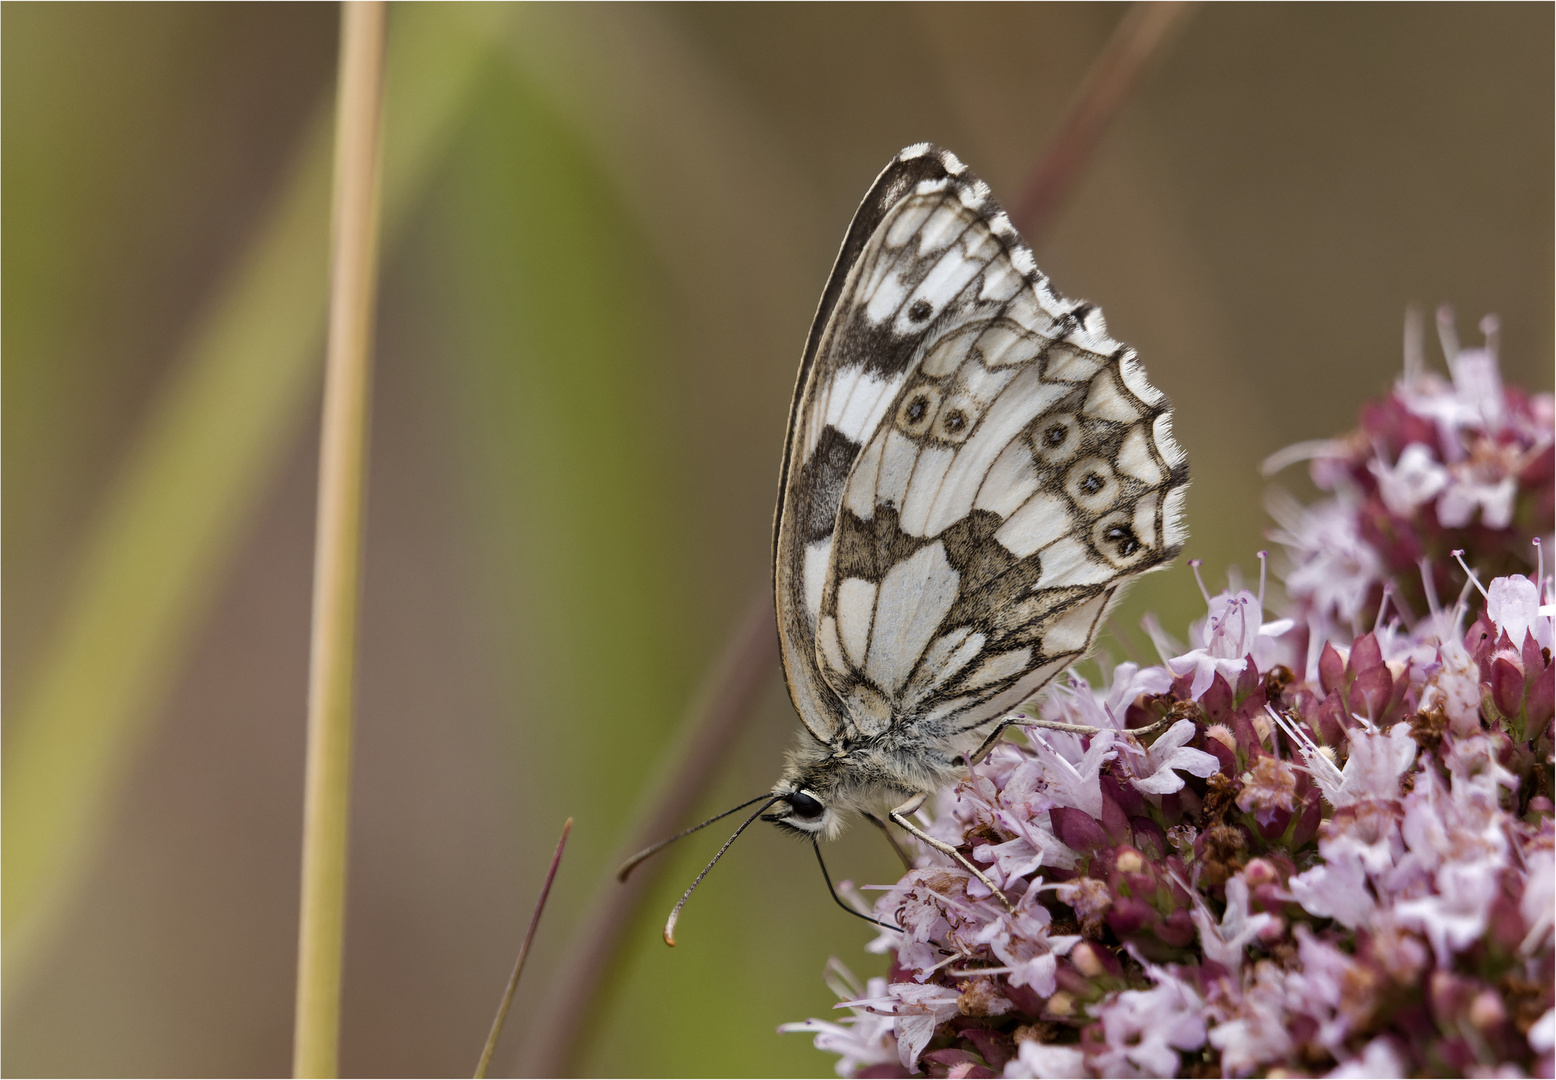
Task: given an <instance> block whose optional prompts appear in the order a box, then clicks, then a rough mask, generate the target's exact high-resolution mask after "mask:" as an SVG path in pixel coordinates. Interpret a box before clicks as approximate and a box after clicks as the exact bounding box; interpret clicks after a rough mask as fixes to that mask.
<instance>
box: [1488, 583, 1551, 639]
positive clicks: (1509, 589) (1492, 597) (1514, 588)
mask: <svg viewBox="0 0 1556 1080" xmlns="http://www.w3.org/2000/svg"><path fill="white" fill-rule="evenodd" d="M1486 618H1488V619H1490V620H1491V621H1492V623H1494V624H1495V625H1496V627H1497V628H1498V629H1499V630H1503V631H1505V632H1506V633H1507V636H1508V640H1510V641H1511V642H1512V643H1513V648H1515V649H1517V648H1519V647H1520V646H1521V645H1523V643H1524V637H1525V635H1528V634H1532V635H1534V643H1535V644H1536V645H1538V646H1540V647H1541V648H1542V649H1549V648H1550V647H1551V617H1550V616H1549V615H1541V614H1540V590H1539V588H1538V587H1537V586H1536V585H1535V583H1534V582H1533V581H1531V580H1529V579H1528V578H1526V577H1524V576H1523V575H1522V574H1514V575H1513V576H1511V577H1499V578H1494V579H1493V580H1492V582H1491V584H1490V585H1489V586H1487V587H1486Z"/></svg>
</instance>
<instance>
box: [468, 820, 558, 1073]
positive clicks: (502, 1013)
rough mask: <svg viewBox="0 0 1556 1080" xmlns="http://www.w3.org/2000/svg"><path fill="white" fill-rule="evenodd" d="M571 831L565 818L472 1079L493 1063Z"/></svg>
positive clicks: (484, 1071)
mask: <svg viewBox="0 0 1556 1080" xmlns="http://www.w3.org/2000/svg"><path fill="white" fill-rule="evenodd" d="M572 831H573V819H572V818H568V819H567V821H565V822H564V823H563V824H562V836H561V838H560V839H559V840H557V842H556V852H555V854H553V855H552V856H551V869H550V870H547V871H546V883H545V884H544V885H542V886H541V887H540V896H539V897H537V898H536V900H535V912H534V914H532V915H531V916H530V917H529V929H528V930H526V931H524V943H523V944H522V945H520V946H519V958H518V959H517V960H515V961H514V962H513V974H512V975H510V976H509V977H508V989H507V990H505V991H504V992H503V995H502V1004H500V1005H498V1006H497V1015H496V1017H495V1018H493V1020H492V1030H491V1031H490V1033H488V1034H487V1036H486V1046H484V1047H483V1048H482V1049H481V1060H480V1061H479V1062H478V1063H477V1064H476V1067H475V1077H476V1080H481V1078H482V1077H484V1076H485V1075H486V1067H487V1066H488V1065H490V1064H491V1063H492V1052H493V1051H495V1050H496V1049H497V1040H498V1039H500V1038H501V1037H502V1026H503V1023H504V1022H505V1021H506V1020H507V1019H508V1009H509V1007H510V1006H511V1005H512V1004H513V992H514V991H515V990H517V989H518V988H519V976H520V975H521V974H523V973H524V961H525V960H527V959H529V947H530V943H531V942H533V941H534V940H535V929H536V928H537V927H538V926H540V913H541V912H543V911H545V910H546V898H547V897H548V896H550V895H551V883H552V882H553V881H555V880H556V871H557V867H559V866H561V865H562V851H563V849H564V848H566V847H567V834H568V833H570V832H572Z"/></svg>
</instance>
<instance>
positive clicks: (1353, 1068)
mask: <svg viewBox="0 0 1556 1080" xmlns="http://www.w3.org/2000/svg"><path fill="white" fill-rule="evenodd" d="M1488 337H1489V335H1488ZM1492 344H1493V343H1491V342H1490V341H1488V348H1487V350H1484V351H1482V352H1480V353H1478V354H1475V355H1474V356H1470V355H1469V354H1467V353H1466V352H1455V351H1452V350H1450V353H1449V355H1450V361H1451V362H1453V361H1454V360H1455V357H1456V362H1455V363H1454V366H1453V371H1454V382H1453V384H1452V385H1451V386H1450V385H1449V384H1448V383H1445V382H1442V381H1440V380H1434V379H1433V378H1432V377H1430V376H1426V375H1423V374H1420V373H1419V372H1417V373H1415V374H1413V375H1410V376H1409V377H1407V379H1406V380H1404V381H1403V382H1402V383H1401V384H1400V385H1399V386H1398V387H1396V388H1395V391H1394V393H1393V395H1392V396H1391V397H1390V398H1389V400H1388V401H1387V402H1385V403H1384V404H1383V405H1380V406H1376V407H1372V408H1369V409H1368V410H1367V411H1366V412H1365V413H1364V416H1363V432H1362V433H1360V434H1358V435H1355V436H1353V437H1351V438H1350V439H1349V440H1346V441H1345V442H1344V443H1335V444H1332V445H1333V446H1336V447H1341V446H1346V447H1350V448H1351V450H1350V451H1347V452H1346V453H1341V452H1339V450H1336V451H1335V452H1333V453H1328V454H1327V455H1325V456H1319V457H1317V458H1315V461H1316V462H1317V463H1318V465H1321V466H1323V468H1322V469H1320V468H1319V467H1318V465H1316V466H1315V473H1316V474H1318V473H1322V472H1323V471H1324V470H1326V469H1327V470H1328V475H1329V477H1330V479H1331V481H1332V482H1331V483H1329V484H1328V490H1330V491H1331V492H1333V493H1334V494H1333V497H1332V498H1331V499H1330V500H1328V501H1327V502H1325V503H1322V504H1320V505H1319V506H1317V507H1315V508H1314V509H1313V510H1311V511H1308V512H1306V514H1307V515H1310V516H1311V517H1312V518H1315V519H1318V520H1317V521H1316V522H1315V521H1311V520H1309V518H1308V516H1302V517H1297V518H1294V519H1293V520H1292V521H1290V522H1288V523H1287V525H1286V531H1287V534H1288V542H1291V538H1301V537H1309V538H1311V537H1315V536H1318V535H1319V534H1320V533H1322V532H1323V531H1324V530H1329V532H1328V533H1327V534H1326V535H1328V536H1330V537H1331V539H1332V540H1334V541H1336V542H1343V543H1344V544H1349V545H1350V546H1349V548H1342V550H1349V551H1351V552H1353V553H1354V552H1362V553H1366V558H1367V559H1368V560H1370V561H1368V562H1367V568H1366V571H1365V573H1366V576H1365V578H1364V579H1363V578H1358V579H1357V580H1356V581H1355V582H1352V583H1351V584H1349V585H1347V586H1346V589H1347V590H1349V592H1347V593H1346V595H1345V596H1343V597H1342V596H1341V595H1340V591H1339V590H1332V589H1330V588H1329V579H1328V578H1327V577H1326V576H1325V575H1326V574H1328V573H1331V572H1337V571H1333V570H1320V569H1315V568H1316V567H1317V566H1318V560H1320V559H1322V558H1328V557H1331V556H1332V554H1333V550H1334V549H1332V548H1329V547H1326V546H1324V544H1327V543H1329V542H1330V541H1325V542H1324V544H1320V543H1318V542H1317V541H1314V542H1313V546H1312V547H1311V548H1302V547H1301V546H1300V545H1298V544H1293V548H1294V550H1295V553H1296V558H1295V559H1294V560H1293V562H1294V565H1293V569H1292V572H1291V574H1290V576H1288V578H1287V581H1286V584H1287V587H1288V590H1289V592H1290V594H1291V595H1292V597H1293V599H1294V602H1295V604H1294V608H1295V609H1294V611H1293V618H1285V619H1276V620H1270V621H1266V619H1265V612H1264V596H1263V593H1264V589H1263V586H1262V583H1261V587H1260V590H1259V593H1258V594H1255V593H1253V592H1250V591H1248V590H1246V589H1229V590H1228V591H1225V592H1222V593H1220V594H1219V595H1216V596H1208V595H1207V597H1206V601H1207V608H1208V610H1207V614H1206V617H1205V619H1204V620H1203V621H1202V622H1200V623H1198V624H1196V625H1195V626H1194V627H1193V628H1192V629H1191V642H1190V645H1191V647H1189V648H1184V647H1181V646H1175V645H1173V644H1172V643H1171V642H1170V641H1169V640H1168V639H1167V638H1166V635H1164V634H1162V633H1161V632H1160V631H1159V630H1156V629H1155V628H1154V626H1153V627H1150V629H1152V630H1153V638H1154V639H1155V641H1156V643H1157V647H1158V650H1159V651H1160V652H1161V653H1162V662H1161V663H1160V664H1156V665H1150V666H1140V665H1137V664H1133V663H1125V664H1119V665H1118V666H1117V667H1116V668H1113V669H1112V671H1111V672H1110V673H1109V674H1108V676H1107V678H1106V680H1105V683H1104V685H1102V686H1100V687H1095V688H1094V687H1093V686H1091V685H1090V684H1088V683H1087V682H1086V681H1085V680H1083V679H1081V678H1079V677H1078V676H1076V675H1075V674H1073V673H1071V674H1069V675H1067V676H1065V677H1064V678H1062V679H1061V680H1059V681H1058V682H1057V683H1056V684H1055V685H1053V686H1052V687H1051V689H1050V691H1049V693H1048V695H1047V699H1046V701H1045V702H1044V703H1043V705H1042V706H1041V708H1040V709H1034V710H1031V711H1029V712H1028V713H1025V714H1023V716H1022V718H1021V719H1022V723H1021V725H1020V730H1021V732H1022V738H1021V739H1020V740H1019V741H1017V740H1013V739H1007V740H1006V741H1004V742H1002V743H1000V744H998V745H997V746H996V748H995V749H994V751H993V753H992V754H991V755H990V756H989V758H988V759H987V760H986V761H984V762H983V763H982V764H980V765H979V766H978V767H976V768H975V769H973V770H972V771H971V774H970V776H969V777H968V778H967V779H966V780H965V781H964V782H963V783H961V784H960V785H958V786H957V787H956V788H954V789H953V790H950V791H947V792H944V793H942V794H941V795H940V797H939V799H938V802H937V804H936V807H935V812H934V813H933V814H932V815H925V816H924V818H923V820H924V824H925V827H926V828H927V829H928V831H929V832H930V834H931V835H933V836H935V837H936V838H938V839H940V840H943V841H945V842H946V843H948V844H950V845H952V846H955V847H956V849H957V851H958V852H959V854H960V856H961V859H963V860H966V861H967V862H968V863H969V864H971V865H975V866H977V867H978V868H979V869H980V870H981V871H982V874H983V877H984V878H986V879H987V880H988V881H989V882H991V883H992V884H993V885H994V886H995V887H996V888H997V889H998V893H995V892H994V891H992V890H991V889H990V888H989V886H988V885H987V884H985V882H984V881H983V880H980V878H979V877H978V876H976V875H974V874H973V873H970V872H969V870H968V869H967V868H966V866H964V865H962V864H961V863H960V862H959V861H958V860H953V859H951V858H949V857H946V856H944V855H942V854H940V853H938V852H936V851H933V850H931V849H930V848H929V847H928V846H927V845H926V846H922V847H920V848H919V849H918V851H919V855H918V857H917V859H916V861H915V865H914V867H913V868H912V869H910V870H908V871H907V873H906V874H905V875H904V877H903V878H902V879H901V880H900V881H898V882H897V883H896V884H894V885H891V886H889V887H887V888H885V889H884V890H883V891H882V894H881V895H880V897H879V899H878V900H877V901H876V902H875V903H874V905H873V909H872V910H873V915H874V916H875V917H876V918H877V919H879V920H880V921H881V922H882V923H883V924H886V925H887V926H888V929H886V930H884V931H883V932H882V933H881V935H880V937H879V938H878V939H877V941H876V942H875V943H874V944H873V945H872V946H871V948H872V950H873V951H877V952H886V953H890V954H891V956H892V961H891V964H890V968H889V971H888V974H887V976H886V977H885V978H876V979H871V980H869V982H868V983H867V984H860V983H859V982H858V981H857V980H855V979H854V978H853V977H852V976H851V975H849V974H848V973H847V971H846V969H844V968H843V967H842V966H841V965H840V964H837V962H836V961H834V963H833V966H832V968H831V969H830V982H831V983H832V985H833V989H834V990H835V992H837V993H838V995H839V997H840V998H842V999H843V1001H842V1004H841V1005H839V1008H840V1009H845V1010H847V1011H848V1015H846V1016H845V1017H843V1018H842V1019H841V1021H840V1022H839V1021H822V1020H810V1021H807V1022H805V1023H802V1024H790V1025H785V1028H784V1029H783V1030H796V1031H808V1032H812V1033H814V1035H815V1040H816V1045H817V1046H818V1047H820V1048H821V1049H824V1050H828V1051H830V1052H833V1053H836V1054H838V1055H839V1061H838V1071H839V1073H840V1074H841V1075H845V1076H909V1075H924V1074H927V1075H930V1076H999V1075H1003V1076H1009V1077H1016V1076H1038V1077H1065V1076H1092V1075H1095V1076H1179V1075H1188V1076H1210V1075H1224V1076H1247V1075H1253V1074H1260V1075H1275V1074H1280V1075H1288V1076H1291V1075H1331V1076H1407V1075H1427V1074H1430V1075H1460V1076H1474V1075H1498V1076H1518V1075H1530V1074H1533V1075H1543V1076H1550V1075H1551V1074H1552V1067H1553V1058H1552V1052H1553V1045H1556V1013H1553V1011H1552V1004H1553V963H1556V953H1553V928H1552V915H1553V909H1556V835H1553V828H1552V820H1553V818H1552V783H1553V781H1552V762H1553V757H1552V750H1553V745H1552V716H1553V711H1556V694H1553V668H1552V654H1551V649H1552V632H1553V631H1552V624H1553V618H1552V615H1553V607H1552V604H1551V591H1552V581H1551V579H1550V578H1549V577H1548V576H1546V574H1545V572H1544V569H1543V560H1540V559H1539V558H1538V552H1539V550H1540V545H1539V540H1540V536H1541V535H1542V534H1543V535H1545V536H1547V537H1548V536H1549V533H1550V531H1551V526H1552V521H1551V498H1550V490H1549V488H1550V483H1549V475H1550V460H1551V459H1550V445H1551V431H1550V417H1551V403H1550V399H1549V397H1542V398H1535V399H1528V398H1525V397H1524V396H1522V395H1519V394H1517V393H1516V392H1514V391H1511V390H1504V389H1503V388H1502V387H1501V385H1500V380H1499V378H1498V376H1497V372H1496V367H1495V358H1494V354H1493V353H1492V352H1491V348H1492ZM1467 356H1468V357H1469V358H1468V359H1466V357H1467ZM1492 391H1494V394H1493V393H1492ZM1493 402H1499V403H1500V406H1499V408H1498V409H1493V408H1492V404H1491V403H1493ZM1422 417H1429V418H1431V426H1429V427H1423V428H1416V427H1412V426H1411V425H1412V424H1414V423H1415V422H1416V421H1417V420H1419V419H1421V418H1422ZM1542 417H1543V418H1544V419H1543V420H1542V419H1541V418H1542ZM1542 424H1543V428H1542V427H1541V425H1542ZM1411 447H1419V448H1421V449H1420V450H1411V449H1410V448H1411ZM1508 447H1514V448H1516V451H1514V450H1507V451H1506V452H1505V453H1504V452H1503V451H1502V450H1498V451H1497V452H1498V453H1500V454H1502V457H1500V458H1498V460H1499V461H1501V462H1502V463H1503V464H1502V465H1500V466H1497V467H1498V468H1501V469H1503V472H1502V473H1501V474H1500V476H1501V479H1499V480H1494V479H1493V478H1492V472H1491V471H1490V470H1491V466H1489V465H1488V466H1486V467H1485V470H1483V471H1481V472H1476V471H1475V469H1477V468H1480V467H1481V465H1474V466H1469V465H1465V464H1464V463H1465V462H1471V461H1475V462H1480V463H1481V464H1484V462H1485V461H1487V460H1489V455H1490V451H1491V449H1494V448H1508ZM1407 454H1409V455H1412V456H1411V461H1410V462H1406V461H1405V457H1406V455H1407ZM1422 454H1426V455H1428V458H1429V460H1430V461H1431V462H1433V463H1435V465H1436V466H1437V467H1439V468H1440V469H1441V470H1442V471H1443V473H1444V475H1443V476H1442V477H1439V478H1438V479H1440V480H1441V483H1439V482H1438V480H1432V481H1430V482H1429V483H1422V484H1416V485H1415V486H1414V487H1409V485H1405V486H1406V487H1409V491H1410V495H1409V497H1408V498H1406V497H1405V496H1403V495H1401V494H1400V490H1401V489H1395V488H1390V487H1389V485H1390V484H1393V483H1394V478H1397V476H1398V474H1399V473H1400V472H1401V471H1402V470H1405V471H1408V470H1409V469H1413V468H1415V464H1414V462H1415V461H1416V459H1418V458H1419V459H1420V460H1423V461H1424V460H1428V458H1421V455H1422ZM1542 461H1543V465H1542V464H1540V463H1541V462H1542ZM1460 466H1464V467H1463V468H1459V467H1460ZM1541 468H1543V469H1544V473H1543V474H1541V473H1540V472H1539V469H1541ZM1456 470H1457V471H1456ZM1541 475H1544V476H1545V477H1546V479H1544V480H1541V479H1540V476H1541ZM1509 477H1510V478H1511V479H1512V483H1511V488H1510V491H1511V494H1510V495H1508V496H1507V497H1506V498H1505V499H1504V497H1503V496H1502V495H1500V494H1496V495H1493V494H1491V492H1492V490H1493V489H1494V488H1497V485H1498V484H1502V482H1503V481H1505V480H1507V479H1508V478H1509ZM1412 483H1414V481H1412ZM1434 484H1435V485H1436V487H1435V488H1434V487H1433V485H1434ZM1477 485H1478V486H1477ZM1504 486H1505V485H1504ZM1537 488H1540V489H1541V490H1537ZM1428 489H1430V490H1428ZM1461 489H1462V490H1461ZM1497 490H1501V489H1500V488H1497ZM1423 493H1425V494H1423ZM1450 493H1451V494H1450ZM1471 497H1473V501H1474V507H1473V508H1472V511H1471V512H1470V513H1468V514H1467V515H1466V514H1460V508H1461V503H1460V502H1456V501H1455V500H1460V499H1461V498H1462V499H1470V498H1471ZM1412 500H1413V501H1412ZM1488 500H1489V501H1488ZM1504 509H1505V512H1504ZM1477 514H1478V518H1477V517H1476V515H1477ZM1455 515H1459V516H1455ZM1514 535H1519V536H1525V535H1526V536H1528V537H1529V539H1530V540H1531V541H1532V544H1531V546H1529V547H1528V548H1527V549H1526V551H1527V553H1528V554H1529V555H1531V556H1534V558H1533V559H1529V560H1526V562H1529V561H1533V562H1535V566H1534V567H1529V569H1531V570H1533V573H1532V574H1529V573H1516V572H1507V573H1501V574H1499V575H1498V576H1496V577H1494V578H1493V579H1492V580H1490V581H1489V582H1488V583H1486V584H1485V585H1484V587H1482V585H1481V581H1480V579H1479V577H1477V575H1476V574H1475V573H1474V572H1473V571H1469V567H1471V566H1474V567H1481V566H1485V565H1492V566H1496V567H1498V568H1499V569H1508V567H1507V566H1506V563H1507V562H1508V560H1509V559H1510V558H1511V548H1510V547H1509V544H1510V540H1509V537H1510V536H1514ZM1449 542H1452V543H1456V544H1458V545H1462V546H1463V547H1464V548H1465V549H1466V551H1465V554H1464V557H1463V561H1462V562H1453V561H1451V560H1450V559H1449V557H1448V553H1446V552H1445V553H1442V556H1443V557H1442V558H1439V557H1438V553H1437V545H1439V544H1442V543H1449ZM1549 542H1550V541H1549V540H1548V539H1547V544H1548V543H1549ZM1412 544H1413V545H1414V546H1413V547H1412V546H1411V545H1412ZM1440 562H1441V563H1446V564H1447V566H1446V567H1444V566H1440V565H1439V563H1440ZM1418 564H1420V565H1418ZM1357 565H1360V562H1358V564H1357ZM1406 568H1408V569H1409V570H1410V572H1411V573H1413V574H1414V575H1416V581H1417V582H1418V585H1417V588H1418V589H1419V592H1418V593H1416V594H1414V595H1415V596H1418V597H1419V607H1417V606H1415V605H1414V604H1413V603H1412V601H1411V600H1410V599H1406V598H1407V597H1410V596H1411V595H1412V594H1410V593H1409V591H1408V590H1407V589H1406V588H1405V587H1404V584H1403V576H1402V575H1403V573H1404V570H1405V569H1406ZM1450 571H1456V572H1457V573H1458V575H1460V580H1462V579H1463V578H1462V575H1463V574H1464V573H1465V572H1466V571H1469V573H1468V578H1469V580H1468V582H1466V583H1465V588H1464V592H1463V595H1461V596H1460V599H1459V600H1458V601H1457V602H1455V603H1452V604H1448V605H1446V606H1444V605H1441V604H1440V603H1439V601H1438V597H1439V595H1442V594H1444V593H1446V592H1447V588H1448V587H1450V586H1452V585H1453V584H1454V580H1455V579H1454V577H1453V576H1452V574H1451V573H1450ZM1422 579H1424V581H1423V580H1422ZM1385 588H1386V590H1387V593H1388V594H1389V595H1390V596H1391V597H1393V598H1394V603H1393V606H1392V609H1390V608H1387V607H1384V608H1381V609H1375V610H1380V614H1379V615H1378V616H1377V618H1376V623H1375V625H1374V626H1373V627H1372V629H1370V630H1368V631H1366V632H1357V630H1359V629H1360V628H1349V627H1348V628H1346V629H1343V630H1342V629H1337V628H1338V627H1340V626H1341V625H1342V624H1345V623H1352V622H1354V621H1356V619H1357V617H1358V609H1353V608H1351V607H1349V606H1347V605H1352V604H1354V602H1355V595H1354V594H1355V593H1357V592H1365V591H1366V590H1368V589H1370V590H1371V591H1372V594H1373V600H1374V601H1375V602H1377V603H1379V604H1382V603H1383V595H1384V592H1385ZM855 895H857V894H855ZM861 902H862V901H861Z"/></svg>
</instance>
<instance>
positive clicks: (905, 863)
mask: <svg viewBox="0 0 1556 1080" xmlns="http://www.w3.org/2000/svg"><path fill="white" fill-rule="evenodd" d="M862 813H863V814H864V819H865V820H866V821H868V822H869V823H870V824H871V825H874V826H875V827H876V828H877V829H879V830H881V835H882V836H884V837H886V842H887V843H888V844H890V845H891V849H892V850H893V851H895V852H896V853H897V858H899V859H901V860H902V868H903V869H904V870H912V869H913V860H912V859H910V858H909V857H908V853H907V852H906V851H904V850H902V845H901V844H899V843H897V838H896V837H895V836H893V835H892V834H891V827H890V826H888V825H887V824H886V822H884V821H882V820H881V819H880V817H878V816H877V815H875V814H872V813H870V811H868V810H865V811H862Z"/></svg>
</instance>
